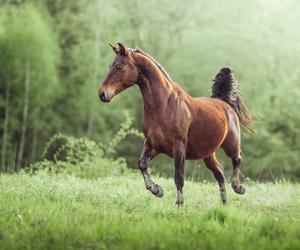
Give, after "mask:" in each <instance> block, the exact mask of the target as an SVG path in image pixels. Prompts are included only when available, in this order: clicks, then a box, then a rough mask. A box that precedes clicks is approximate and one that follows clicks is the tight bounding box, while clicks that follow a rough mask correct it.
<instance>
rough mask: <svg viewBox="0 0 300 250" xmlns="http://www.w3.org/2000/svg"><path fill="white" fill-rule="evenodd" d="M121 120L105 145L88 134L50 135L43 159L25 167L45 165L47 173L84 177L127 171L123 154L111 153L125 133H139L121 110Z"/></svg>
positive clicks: (112, 174) (28, 169) (31, 170)
mask: <svg viewBox="0 0 300 250" xmlns="http://www.w3.org/2000/svg"><path fill="white" fill-rule="evenodd" d="M125 118H126V119H125V121H124V122H123V123H122V124H121V127H120V129H119V130H118V131H117V133H116V134H115V136H114V137H113V138H112V140H111V142H110V143H109V145H107V146H105V145H104V144H100V145H97V144H96V143H95V142H94V141H91V140H89V139H88V138H80V139H77V138H74V137H72V136H67V135H63V134H57V135H54V136H53V137H52V138H51V139H50V140H49V142H48V143H47V144H46V146H45V149H44V153H43V156H42V158H43V160H42V161H40V162H36V163H34V164H31V165H30V166H29V168H27V171H30V172H33V173H34V172H36V171H37V170H42V169H47V170H48V171H49V172H51V173H61V172H66V173H70V174H74V175H76V176H80V177H85V178H98V177H101V176H117V175H123V174H128V171H127V164H126V162H125V160H124V158H121V157H114V158H112V156H113V153H115V148H116V146H117V145H118V144H119V143H120V142H121V141H122V140H123V139H124V138H126V136H128V135H135V136H141V135H140V133H139V132H138V131H136V130H135V129H133V128H132V127H131V126H132V119H131V118H130V116H129V114H128V113H126V114H125Z"/></svg>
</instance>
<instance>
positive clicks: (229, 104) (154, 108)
mask: <svg viewBox="0 0 300 250" xmlns="http://www.w3.org/2000/svg"><path fill="white" fill-rule="evenodd" d="M110 46H111V47H112V49H113V51H114V52H115V54H116V56H115V58H114V61H113V62H112V64H111V65H110V66H109V72H108V74H107V76H106V78H105V80H104V82H103V84H102V86H101V87H100V88H99V90H98V95H99V98H100V99H101V101H102V102H110V101H111V100H112V98H113V97H114V96H116V95H117V94H119V93H121V92H122V91H124V90H125V89H127V88H129V87H130V86H132V85H134V84H137V85H138V87H139V88H140V91H141V94H142V96H143V100H144V118H143V126H142V128H143V133H144V135H145V140H144V145H143V150H142V153H141V156H140V159H139V161H138V167H139V169H140V172H141V174H142V176H143V178H144V182H145V186H146V189H148V190H149V191H150V192H151V193H152V194H153V195H155V196H157V197H162V196H163V194H164V191H163V189H162V187H161V186H159V185H158V184H156V183H155V182H153V181H152V179H151V177H150V175H149V173H148V171H147V166H148V163H149V162H150V161H151V160H152V159H153V158H154V157H156V156H157V155H158V154H160V153H163V154H166V155H168V156H170V157H171V158H173V159H174V165H175V174H174V181H175V184H176V188H177V199H176V204H177V205H179V206H181V205H183V203H184V198H183V186H184V165H185V160H198V159H202V160H203V161H204V163H205V165H206V166H207V168H208V169H209V170H211V171H212V173H213V175H214V177H215V179H216V180H217V182H218V184H219V191H220V196H221V201H222V203H223V204H226V203H227V195H226V188H225V176H224V171H223V167H222V165H221V164H220V163H219V162H218V160H217V158H216V150H217V149H219V148H222V149H223V150H224V151H225V153H226V155H227V156H228V157H230V158H231V160H232V165H233V177H232V182H231V187H232V188H233V190H234V191H235V192H236V193H237V194H244V193H245V188H244V186H243V185H242V184H241V183H240V180H239V174H240V166H241V161H242V158H241V149H240V148H241V139H240V124H242V125H243V126H244V127H245V128H246V129H247V130H252V122H253V118H252V116H251V113H250V111H249V109H248V108H247V106H246V105H245V103H244V101H243V100H242V98H241V96H240V92H239V85H238V82H237V81H236V80H235V77H234V73H233V71H232V69H231V68H229V67H224V68H222V69H221V70H220V71H219V72H218V74H217V75H216V76H215V77H214V79H213V86H212V91H211V92H212V93H211V96H210V97H199V98H193V97H191V96H190V95H189V94H187V93H186V92H185V91H184V90H183V89H182V88H181V87H180V86H179V85H178V84H176V83H175V82H174V81H173V80H172V79H171V77H170V76H169V74H168V73H167V72H166V70H165V69H164V68H163V67H162V66H161V65H160V64H159V63H158V62H157V61H156V60H155V59H154V58H153V57H151V56H150V55H149V54H147V53H146V52H144V51H143V50H141V49H131V48H127V47H125V46H124V45H123V44H121V43H118V44H117V45H112V44H110Z"/></svg>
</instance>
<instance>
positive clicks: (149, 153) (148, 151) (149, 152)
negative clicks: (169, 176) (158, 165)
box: [138, 141, 164, 197]
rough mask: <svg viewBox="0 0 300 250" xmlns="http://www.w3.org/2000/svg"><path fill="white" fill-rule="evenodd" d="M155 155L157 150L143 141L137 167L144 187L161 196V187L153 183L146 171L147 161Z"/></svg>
mask: <svg viewBox="0 0 300 250" xmlns="http://www.w3.org/2000/svg"><path fill="white" fill-rule="evenodd" d="M156 155H157V152H156V151H155V150H154V149H153V148H152V147H151V145H150V144H149V143H148V142H147V141H145V142H144V148H143V152H142V154H141V157H140V160H139V162H138V166H139V169H140V171H141V173H142V175H143V178H144V181H145V186H146V188H147V189H148V190H149V191H151V193H152V194H154V195H155V196H157V197H162V196H163V195H164V191H163V189H162V187H160V186H159V185H157V184H155V183H154V182H153V181H152V180H151V177H150V175H149V173H148V169H147V167H148V163H149V161H151V160H152V159H153V158H154V157H155V156H156Z"/></svg>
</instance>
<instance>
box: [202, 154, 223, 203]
mask: <svg viewBox="0 0 300 250" xmlns="http://www.w3.org/2000/svg"><path fill="white" fill-rule="evenodd" d="M204 163H205V165H206V166H207V168H208V169H209V170H211V171H212V172H213V174H214V177H215V178H216V180H217V181H218V183H219V188H220V195H221V201H222V203H223V204H226V203H227V196H226V188H225V176H224V172H223V167H222V165H221V164H220V163H219V162H218V160H217V158H216V156H215V154H213V155H211V156H209V157H207V158H205V159H204Z"/></svg>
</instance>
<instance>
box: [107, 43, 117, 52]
mask: <svg viewBox="0 0 300 250" xmlns="http://www.w3.org/2000/svg"><path fill="white" fill-rule="evenodd" d="M109 46H110V47H111V48H112V49H113V51H114V52H115V53H116V54H118V49H117V46H115V45H113V44H111V43H109Z"/></svg>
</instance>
